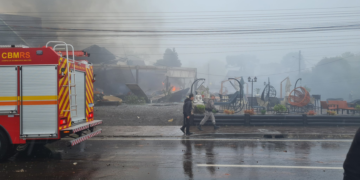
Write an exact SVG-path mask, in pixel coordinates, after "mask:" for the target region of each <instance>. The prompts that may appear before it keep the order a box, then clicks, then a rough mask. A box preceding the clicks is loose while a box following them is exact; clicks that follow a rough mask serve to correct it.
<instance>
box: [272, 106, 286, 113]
mask: <svg viewBox="0 0 360 180" xmlns="http://www.w3.org/2000/svg"><path fill="white" fill-rule="evenodd" d="M286 110H287V109H286V107H285V106H284V105H282V104H278V105H275V106H274V111H275V112H276V113H283V112H286Z"/></svg>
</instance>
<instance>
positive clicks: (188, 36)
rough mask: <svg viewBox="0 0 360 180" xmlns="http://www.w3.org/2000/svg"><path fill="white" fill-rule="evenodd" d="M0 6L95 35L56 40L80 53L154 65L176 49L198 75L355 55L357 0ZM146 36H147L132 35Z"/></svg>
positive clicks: (18, 2)
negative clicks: (292, 58) (234, 59)
mask: <svg viewBox="0 0 360 180" xmlns="http://www.w3.org/2000/svg"><path fill="white" fill-rule="evenodd" d="M1 4H2V5H1V7H0V11H1V12H3V13H10V14H20V15H30V16H37V17H41V18H42V19H43V26H45V27H56V28H77V29H80V28H81V29H90V30H100V32H99V31H96V32H94V33H93V34H91V33H92V32H88V31H79V33H84V34H87V33H88V36H86V37H82V38H66V36H65V35H66V33H62V32H59V33H58V35H59V36H60V38H63V40H65V41H67V42H69V43H71V44H78V47H79V46H80V47H81V48H85V47H87V46H90V45H92V44H99V45H100V46H104V47H106V48H108V49H109V50H110V51H112V52H113V53H114V54H116V55H118V56H119V57H123V56H131V55H133V54H135V55H139V54H140V56H141V57H142V58H143V59H144V60H146V61H147V62H148V64H151V63H153V62H155V61H156V60H157V59H161V58H162V54H163V52H164V51H165V49H166V48H176V51H177V52H178V54H179V58H180V59H181V60H182V63H183V66H186V67H197V68H199V71H198V72H199V73H205V72H204V71H205V69H204V68H203V66H205V65H206V64H207V62H209V60H218V61H222V62H225V59H226V56H228V55H240V54H246V55H251V56H256V57H257V59H258V60H259V63H261V64H268V63H277V62H280V61H281V59H282V58H283V56H285V55H286V54H287V53H289V52H298V51H299V50H301V51H302V55H303V57H304V58H305V59H306V63H307V66H313V65H315V64H316V63H317V62H318V61H319V60H321V58H323V57H330V56H336V55H341V54H342V53H343V52H348V51H350V52H353V53H358V52H359V51H360V50H359V44H360V43H358V38H359V36H360V31H359V30H358V27H357V28H356V27H355V28H352V27H351V26H356V25H359V24H360V23H359V18H358V17H359V14H360V1H358V0H341V1H340V0H339V1H331V0H316V1H314V0H301V1H300V0H299V1H289V0H271V1H270V0H269V1H265V0H263V1H256V0H253V1H250V0H247V1H244V0H221V1H215V0H196V1H194V0H181V1H179V0H176V1H175V0H126V1H118V0H113V1H111V0H108V1H107V0H101V1H100V0H99V1H90V0H86V1H85V0H77V1H70V0H63V1H48V0H27V1H23V0H12V1H8V0H2V1H1ZM334 27H335V29H334ZM324 28H325V30H324ZM327 28H330V30H327ZM331 28H333V29H331ZM101 30H131V31H134V32H102V31H101ZM147 30H149V31H152V32H139V31H147ZM153 31H165V32H153ZM192 31H194V32H192ZM208 31H211V32H208ZM279 31H280V32H279ZM304 31H307V32H304ZM96 35H98V36H96ZM114 35H120V36H114Z"/></svg>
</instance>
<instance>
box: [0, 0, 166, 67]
mask: <svg viewBox="0 0 360 180" xmlns="http://www.w3.org/2000/svg"><path fill="white" fill-rule="evenodd" d="M146 7H147V2H146V1H142V2H141V3H140V2H139V1H119V0H101V1H97V0H77V1H74V0H62V1H48V0H27V1H26V2H24V1H23V0H11V1H2V2H1V6H0V12H2V13H3V14H14V15H15V14H16V15H22V16H31V17H39V18H41V21H42V27H35V28H33V29H31V28H25V30H26V32H28V34H29V36H31V35H32V36H36V37H37V38H38V39H41V38H47V39H51V38H54V40H56V38H57V40H61V41H65V42H67V43H70V44H73V45H74V46H76V48H77V49H84V48H87V47H89V46H91V45H93V44H97V45H99V46H101V47H105V48H107V49H109V50H110V51H111V52H112V53H114V54H115V55H116V56H117V58H122V57H127V58H132V57H133V58H139V57H140V58H141V59H143V60H145V61H151V62H154V61H155V60H156V59H158V58H159V57H158V55H157V54H160V53H161V52H162V51H163V50H158V49H157V47H158V44H159V40H158V39H157V38H154V37H151V38H146V37H136V36H135V37H134V36H132V37H127V36H124V34H120V33H105V32H91V31H88V29H90V30H91V29H106V30H109V29H111V30H113V29H115V30H119V29H148V27H146V24H145V23H144V21H145V20H141V19H142V18H143V17H145V18H146V15H145V16H144V12H146ZM134 12H139V13H134ZM132 18H133V19H138V20H136V21H133V23H129V22H131V20H130V19H132ZM139 19H140V20H139ZM9 23H11V24H13V25H18V26H34V23H32V22H30V21H27V20H26V19H25V18H22V19H21V18H20V20H19V19H18V20H16V21H14V20H13V21H9ZM47 27H50V28H57V29H56V30H53V29H47ZM36 28H41V30H42V33H41V35H39V33H38V32H39V31H40V30H39V29H36ZM44 28H45V29H44ZM58 28H61V29H64V30H61V29H58ZM68 28H72V29H86V30H78V31H68V30H66V29H68ZM34 38H35V37H34ZM39 41H40V40H39ZM138 43H142V44H144V43H149V44H152V48H151V49H145V48H137V44H138Z"/></svg>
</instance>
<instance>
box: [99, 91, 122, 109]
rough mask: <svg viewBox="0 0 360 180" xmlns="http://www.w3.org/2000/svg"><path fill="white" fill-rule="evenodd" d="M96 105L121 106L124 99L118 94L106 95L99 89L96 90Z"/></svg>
mask: <svg viewBox="0 0 360 180" xmlns="http://www.w3.org/2000/svg"><path fill="white" fill-rule="evenodd" d="M94 102H95V106H119V105H120V104H121V103H122V99H121V98H118V97H116V96H112V95H110V96H105V95H104V94H103V93H100V92H99V91H95V92H94Z"/></svg>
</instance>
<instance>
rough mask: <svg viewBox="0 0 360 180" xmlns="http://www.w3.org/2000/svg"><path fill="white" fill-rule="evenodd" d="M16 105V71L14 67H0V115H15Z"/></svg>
mask: <svg viewBox="0 0 360 180" xmlns="http://www.w3.org/2000/svg"><path fill="white" fill-rule="evenodd" d="M16 105H17V69H16V68H15V66H11V67H0V113H16V111H17V106H16ZM11 111H12V112H11Z"/></svg>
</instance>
